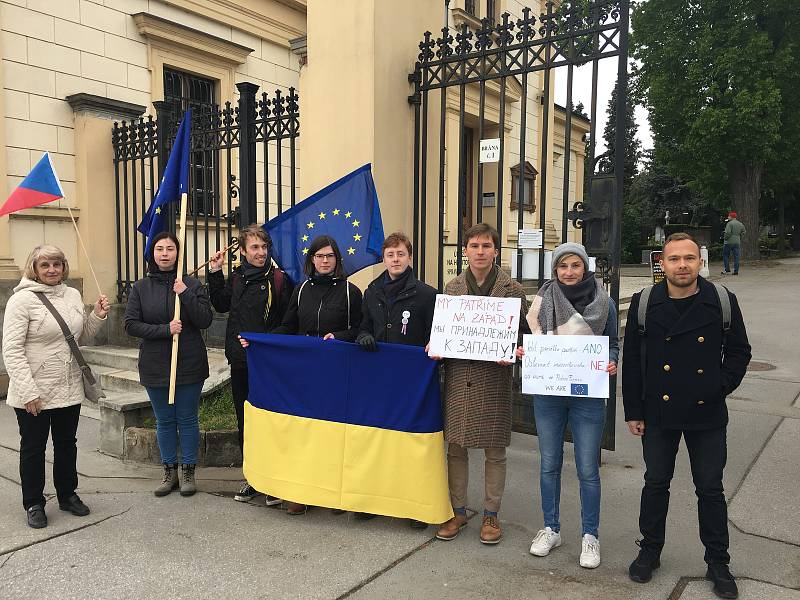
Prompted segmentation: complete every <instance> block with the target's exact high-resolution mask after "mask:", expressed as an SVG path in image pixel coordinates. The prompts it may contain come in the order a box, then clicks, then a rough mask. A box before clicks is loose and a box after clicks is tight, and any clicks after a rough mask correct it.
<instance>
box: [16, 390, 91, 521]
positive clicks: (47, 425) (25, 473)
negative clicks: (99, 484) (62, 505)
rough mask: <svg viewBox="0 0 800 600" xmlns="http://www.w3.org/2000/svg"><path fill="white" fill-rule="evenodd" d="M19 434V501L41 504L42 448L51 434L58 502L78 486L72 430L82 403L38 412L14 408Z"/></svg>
mask: <svg viewBox="0 0 800 600" xmlns="http://www.w3.org/2000/svg"><path fill="white" fill-rule="evenodd" d="M14 411H15V412H16V413H17V423H19V435H20V437H21V438H22V439H21V442H20V448H19V476H20V479H21V480H22V505H23V506H24V507H25V510H28V509H29V508H30V507H31V506H34V505H36V504H41V505H42V506H44V503H45V498H44V451H45V448H46V447H47V438H48V436H49V435H50V434H51V432H52V437H53V483H54V484H55V486H56V494H57V495H58V499H59V501H61V502H64V501H66V500H67V499H68V498H69V497H70V496H72V495H73V494H74V493H75V488H77V487H78V468H77V459H78V448H77V445H76V439H75V434H76V433H77V431H78V419H79V418H80V415H81V405H80V404H76V405H75V406H68V407H66V408H52V409H48V410H43V411H42V412H40V413H39V414H38V415H37V416H35V417H34V416H33V415H32V414H30V413H28V412H27V411H26V410H25V409H24V408H15V409H14Z"/></svg>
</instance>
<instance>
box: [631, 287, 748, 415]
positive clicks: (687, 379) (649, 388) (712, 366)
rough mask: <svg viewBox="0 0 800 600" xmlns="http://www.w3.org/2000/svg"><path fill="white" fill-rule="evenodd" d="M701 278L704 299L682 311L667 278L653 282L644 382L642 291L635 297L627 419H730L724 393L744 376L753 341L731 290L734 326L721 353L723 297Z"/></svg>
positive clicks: (632, 313)
mask: <svg viewBox="0 0 800 600" xmlns="http://www.w3.org/2000/svg"><path fill="white" fill-rule="evenodd" d="M697 281H698V285H699V287H700V290H699V292H698V297H697V298H696V299H695V300H694V302H693V303H692V305H691V306H690V307H689V308H688V309H687V310H686V312H684V313H683V314H681V313H680V312H679V311H678V309H677V308H676V307H675V305H674V302H673V301H672V300H670V298H669V296H668V294H667V282H666V281H663V282H661V283H659V284H657V285H655V286H653V291H652V292H651V294H650V303H649V306H648V309H647V331H646V334H645V359H644V361H645V363H646V367H645V368H646V370H645V379H644V381H642V351H641V337H640V335H639V319H638V316H637V313H638V309H639V299H640V297H641V292H639V293H638V294H634V296H633V298H632V299H631V305H630V309H629V310H628V321H627V324H626V326H625V344H624V347H623V357H622V360H623V363H622V394H623V399H624V404H625V420H626V421H644V422H645V425H655V426H657V427H661V428H664V429H713V428H717V427H722V426H724V425H726V424H727V422H728V409H727V407H726V405H725V397H726V396H727V395H728V394H730V393H731V392H733V390H735V389H736V388H737V387H739V384H740V383H741V382H742V378H743V377H744V375H745V371H746V370H747V364H748V363H749V362H750V344H749V343H748V341H747V332H746V331H745V326H744V320H743V319H742V312H741V310H739V304H738V302H737V301H736V296H734V295H733V294H732V293H730V292H728V296H729V297H730V300H731V327H730V330H729V331H728V333H727V340H726V343H725V349H724V352H723V348H722V309H721V308H720V305H719V298H718V297H717V293H716V291H715V289H714V286H713V284H711V283H709V282H708V281H706V280H704V279H703V278H702V277H700V278H698V280H697ZM643 387H644V392H645V393H644V400H642V388H643Z"/></svg>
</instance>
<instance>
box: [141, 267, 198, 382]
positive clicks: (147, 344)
mask: <svg viewBox="0 0 800 600" xmlns="http://www.w3.org/2000/svg"><path fill="white" fill-rule="evenodd" d="M174 282H175V272H174V271H173V272H169V273H152V274H149V275H148V276H147V277H145V278H144V279H140V280H139V281H137V282H136V283H135V284H134V285H133V288H132V289H131V293H130V296H129V298H128V305H127V307H126V308H125V332H126V333H127V334H128V335H131V336H133V337H138V338H142V341H141V343H140V344H139V381H140V382H141V384H142V385H144V386H147V387H165V386H168V385H169V371H170V362H171V361H170V358H171V356H172V336H171V335H170V333H169V323H170V321H172V318H173V317H174V315H175V292H173V291H172V285H173V283H174ZM183 282H184V283H185V284H186V290H184V291H183V292H182V293H181V294H180V296H178V297H179V298H180V301H181V319H180V320H181V323H182V325H183V328H182V330H181V335H180V338H179V341H178V372H177V378H176V383H177V384H178V385H182V384H185V383H197V382H199V381H204V380H205V379H206V378H207V377H208V354H207V353H206V345H205V342H203V336H202V335H201V333H200V330H202V329H206V328H207V327H208V326H209V325H211V319H212V313H211V304H210V302H209V299H208V292H207V291H206V289H205V288H204V287H203V286H202V285H201V284H200V282H199V281H198V280H197V279H195V278H194V277H190V276H188V275H185V276H184V277H183Z"/></svg>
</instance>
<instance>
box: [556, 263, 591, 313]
mask: <svg viewBox="0 0 800 600" xmlns="http://www.w3.org/2000/svg"><path fill="white" fill-rule="evenodd" d="M558 287H559V288H560V289H561V293H562V294H564V297H565V298H566V299H567V300H569V303H570V304H572V306H573V307H574V308H575V312H577V313H578V314H579V315H582V314H583V311H584V310H586V307H587V306H589V304H590V303H591V301H592V300H594V297H595V294H596V293H597V285H596V284H595V281H594V273H592V272H591V271H587V272H586V273H584V275H583V280H582V281H580V282H578V283H576V284H575V285H566V284H564V283H561V282H560V281H558Z"/></svg>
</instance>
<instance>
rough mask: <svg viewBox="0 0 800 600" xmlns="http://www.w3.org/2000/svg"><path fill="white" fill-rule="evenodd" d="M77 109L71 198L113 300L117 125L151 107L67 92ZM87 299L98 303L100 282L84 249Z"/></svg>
mask: <svg viewBox="0 0 800 600" xmlns="http://www.w3.org/2000/svg"><path fill="white" fill-rule="evenodd" d="M66 100H67V102H69V104H70V106H71V107H72V110H73V111H74V113H75V182H76V185H75V188H76V193H75V198H67V201H68V202H70V203H71V204H72V206H74V207H77V208H78V209H79V212H80V217H78V229H79V231H80V232H81V237H82V238H83V241H84V244H86V250H87V252H88V254H89V256H90V257H91V259H92V265H93V266H94V270H95V273H96V274H97V279H98V280H99V282H100V287H101V289H102V290H103V293H105V294H106V295H108V297H109V298H110V299H111V301H112V302H114V301H116V295H117V288H116V282H117V251H118V250H117V237H116V236H117V234H116V208H115V202H116V187H115V182H114V149H113V147H112V145H111V130H112V128H113V126H114V121H118V120H122V119H125V120H130V119H132V118H135V117H138V116H140V115H142V114H143V113H144V111H145V107H144V106H141V105H139V104H132V103H130V102H122V101H119V100H112V99H110V98H102V97H99V96H94V95H92V94H74V95H72V96H67V98H66ZM77 258H78V260H77V262H78V265H79V267H80V269H79V270H80V274H81V276H82V277H83V296H84V298H83V299H84V302H86V303H87V304H88V303H93V302H94V300H95V299H96V298H97V286H96V285H95V283H94V280H93V278H92V275H91V271H90V269H89V265H88V263H87V257H86V254H84V252H83V251H82V250H80V248H79V251H78V255H77Z"/></svg>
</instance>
